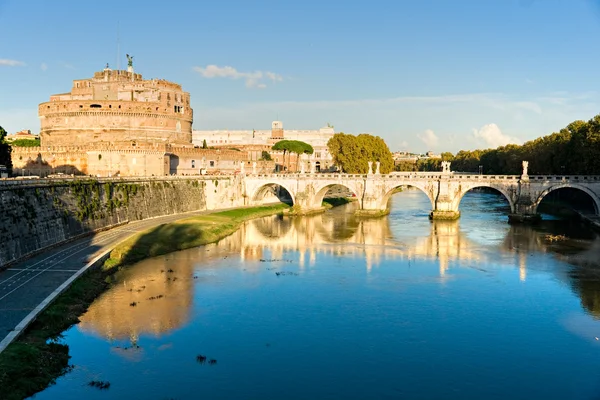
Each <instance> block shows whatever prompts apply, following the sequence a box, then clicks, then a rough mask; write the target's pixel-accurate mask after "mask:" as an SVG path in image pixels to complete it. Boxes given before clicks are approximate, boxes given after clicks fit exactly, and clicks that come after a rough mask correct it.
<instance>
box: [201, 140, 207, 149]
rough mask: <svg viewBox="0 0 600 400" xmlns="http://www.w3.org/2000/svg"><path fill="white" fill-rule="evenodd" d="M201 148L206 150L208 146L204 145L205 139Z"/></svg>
mask: <svg viewBox="0 0 600 400" xmlns="http://www.w3.org/2000/svg"><path fill="white" fill-rule="evenodd" d="M202 148H203V149H208V145H207V144H206V139H204V140H203V141H202Z"/></svg>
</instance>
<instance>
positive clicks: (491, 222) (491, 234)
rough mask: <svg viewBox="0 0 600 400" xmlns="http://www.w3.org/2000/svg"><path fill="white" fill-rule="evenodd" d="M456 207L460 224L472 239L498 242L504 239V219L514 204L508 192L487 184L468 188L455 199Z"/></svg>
mask: <svg viewBox="0 0 600 400" xmlns="http://www.w3.org/2000/svg"><path fill="white" fill-rule="evenodd" d="M457 201H458V204H457V205H456V209H458V211H459V212H460V221H461V226H462V227H463V228H465V229H466V232H468V234H469V235H470V234H471V233H472V234H474V236H473V239H474V240H476V241H477V240H484V241H488V242H493V243H500V242H502V240H504V231H502V230H499V229H498V226H499V225H500V226H505V225H506V219H507V218H508V216H509V215H510V214H511V213H513V212H514V209H515V206H514V204H513V202H512V200H511V198H510V195H509V194H508V193H505V192H504V191H503V190H501V189H497V188H492V187H489V186H477V187H473V188H471V189H469V190H468V191H467V192H465V193H464V194H463V195H462V197H460V198H459V199H457Z"/></svg>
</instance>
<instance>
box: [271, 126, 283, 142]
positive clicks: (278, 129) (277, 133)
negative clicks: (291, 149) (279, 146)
mask: <svg viewBox="0 0 600 400" xmlns="http://www.w3.org/2000/svg"><path fill="white" fill-rule="evenodd" d="M280 140H283V123H282V122H281V121H273V123H272V124H271V137H270V138H269V143H271V144H275V143H277V142H279V141H280Z"/></svg>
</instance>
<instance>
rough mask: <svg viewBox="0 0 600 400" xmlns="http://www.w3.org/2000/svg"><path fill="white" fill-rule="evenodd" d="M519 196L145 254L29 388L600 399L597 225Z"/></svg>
mask: <svg viewBox="0 0 600 400" xmlns="http://www.w3.org/2000/svg"><path fill="white" fill-rule="evenodd" d="M507 207H508V205H507V204H505V203H504V200H503V199H502V197H499V196H496V195H493V194H485V193H469V194H468V195H467V196H466V197H465V198H464V200H463V202H462V204H461V212H462V215H461V219H460V220H459V221H458V222H446V223H432V222H430V221H429V220H428V218H427V215H428V213H429V208H430V207H429V201H428V200H427V198H426V197H425V196H424V195H423V194H422V193H420V192H418V191H413V190H408V191H405V192H402V193H399V194H396V195H394V197H393V198H392V212H391V214H390V215H389V216H388V217H386V218H383V219H380V220H365V221H361V220H356V219H355V218H354V217H353V215H352V211H353V209H352V206H347V207H344V208H338V209H334V210H332V211H330V212H328V213H326V214H323V215H319V216H315V217H310V218H302V219H293V220H289V219H280V218H277V217H269V218H265V219H262V220H256V221H251V222H250V223H248V224H247V225H245V226H244V227H243V228H242V229H240V231H238V232H236V233H235V234H234V235H232V236H231V237H229V238H227V239H225V240H223V241H222V242H221V243H219V244H216V245H209V246H206V247H202V248H197V249H191V250H187V251H182V252H179V253H176V254H171V255H168V256H165V257H158V258H155V259H151V260H146V261H143V262H141V263H139V264H137V265H135V266H133V267H131V268H129V269H128V270H127V271H123V272H120V273H119V274H118V277H117V278H118V281H117V283H116V284H115V286H114V287H113V288H112V289H111V290H109V291H108V292H106V293H105V294H104V295H103V296H101V297H100V298H98V299H97V300H96V302H95V303H94V304H92V306H91V307H90V309H89V310H88V312H87V313H86V314H84V315H83V316H82V317H81V321H82V322H81V323H80V324H79V325H77V326H75V327H73V328H72V329H70V330H69V331H67V332H65V335H64V341H65V343H67V344H68V345H69V347H70V354H71V356H72V359H71V362H72V364H73V365H74V367H75V368H74V369H73V371H72V372H70V373H68V374H67V375H65V376H63V377H61V378H59V379H58V381H57V383H56V385H54V386H52V387H50V388H48V389H47V390H46V391H44V392H42V393H39V394H38V395H36V396H35V399H83V398H85V399H107V398H110V399H133V398H135V399H138V398H139V399H199V398H206V399H388V398H389V399H534V398H540V399H595V398H596V399H597V398H600V341H599V340H598V339H597V337H600V322H599V321H598V320H597V319H596V317H595V316H594V315H596V314H595V313H596V312H597V311H600V296H598V292H597V290H596V288H598V289H600V278H599V277H598V276H600V274H596V273H595V269H594V268H593V267H578V266H576V265H575V264H581V263H583V262H589V261H590V260H592V261H593V259H594V257H595V259H596V260H598V259H600V257H599V254H600V253H597V252H594V251H595V250H594V249H595V248H596V247H595V246H597V245H598V240H597V239H596V238H595V235H593V234H590V233H586V232H583V231H582V230H581V229H572V228H571V227H567V226H566V225H564V224H563V225H561V224H560V223H559V221H550V222H548V223H547V224H543V225H542V226H540V227H539V228H536V229H532V228H529V227H511V226H510V225H508V224H507V223H506V220H507V218H506V215H507V213H508V209H507ZM563 231H564V232H563ZM557 232H558V233H560V232H563V233H565V234H567V236H568V237H569V238H570V239H569V240H568V241H566V242H564V243H561V244H550V243H548V241H547V240H545V235H546V234H548V233H553V234H556V233H557ZM170 269H172V270H173V272H169V270H170ZM161 271H162V272H161ZM597 275H598V276H597ZM175 278H176V279H175ZM159 295H162V296H163V297H162V298H159V299H154V300H148V299H149V298H151V297H157V296H159ZM596 297H598V299H599V301H598V302H597V303H594V299H595V298H596ZM582 299H586V300H585V301H583V303H582ZM133 301H135V302H137V305H136V306H135V307H132V306H130V303H132V302H133ZM584 303H585V304H586V306H584V305H583V304H584ZM596 304H598V306H597V309H595V308H594V307H596ZM197 355H204V356H206V357H207V360H208V359H215V360H216V364H215V365H209V364H208V363H204V364H202V363H199V362H197V358H196V357H197ZM91 380H103V381H109V382H110V384H111V386H110V388H109V389H108V390H105V391H101V390H98V389H95V388H92V387H89V386H88V385H87V383H88V382H89V381H91Z"/></svg>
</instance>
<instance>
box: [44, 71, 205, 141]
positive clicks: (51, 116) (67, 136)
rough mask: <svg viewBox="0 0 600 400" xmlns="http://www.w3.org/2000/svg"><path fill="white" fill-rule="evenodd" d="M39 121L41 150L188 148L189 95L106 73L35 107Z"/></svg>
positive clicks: (75, 83)
mask: <svg viewBox="0 0 600 400" xmlns="http://www.w3.org/2000/svg"><path fill="white" fill-rule="evenodd" d="M39 116H40V123H41V131H40V138H41V145H42V146H49V147H54V146H78V145H89V144H96V143H102V142H104V143H107V144H108V143H110V144H111V145H121V146H127V147H129V146H133V147H135V146H140V147H142V146H144V145H147V144H154V143H168V144H175V145H182V146H192V122H193V111H192V108H191V107H190V94H189V93H188V92H184V91H183V90H182V89H181V85H179V84H176V83H172V82H168V81H165V80H160V79H152V80H143V79H142V76H141V75H140V74H136V73H133V72H128V71H113V70H111V69H109V68H106V69H104V71H101V72H96V73H95V74H94V77H93V78H91V79H82V80H75V81H73V88H72V90H71V92H70V93H64V94H57V95H53V96H50V101H49V102H46V103H42V104H40V105H39Z"/></svg>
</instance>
